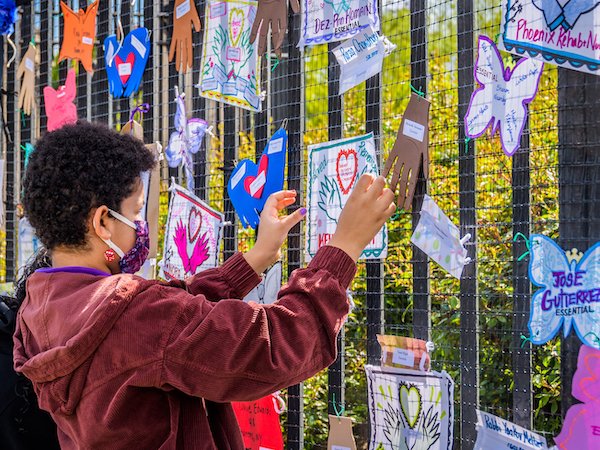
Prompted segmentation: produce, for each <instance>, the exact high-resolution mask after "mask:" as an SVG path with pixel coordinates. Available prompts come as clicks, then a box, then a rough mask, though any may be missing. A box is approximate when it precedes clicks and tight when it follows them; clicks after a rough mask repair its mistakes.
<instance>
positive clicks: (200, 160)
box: [192, 4, 210, 200]
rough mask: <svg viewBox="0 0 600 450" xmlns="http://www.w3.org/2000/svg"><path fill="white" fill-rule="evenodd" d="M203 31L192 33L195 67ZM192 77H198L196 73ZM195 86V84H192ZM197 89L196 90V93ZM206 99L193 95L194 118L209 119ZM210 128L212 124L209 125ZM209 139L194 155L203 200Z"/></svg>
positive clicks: (200, 11)
mask: <svg viewBox="0 0 600 450" xmlns="http://www.w3.org/2000/svg"><path fill="white" fill-rule="evenodd" d="M203 6H204V5H202V4H199V5H198V6H197V9H198V16H199V17H200V23H202V24H205V18H204V15H205V8H204V7H203ZM203 35H204V33H203V30H202V31H201V32H200V33H192V36H193V39H194V67H200V64H201V60H202V40H203ZM192 76H196V73H195V72H194V73H193V74H192ZM192 84H194V83H192ZM195 90H196V88H194V91H195ZM206 103H207V101H206V99H205V98H204V97H201V96H200V95H198V94H197V92H194V95H193V110H194V114H195V115H194V117H201V118H203V119H207V117H206ZM209 126H210V124H209ZM207 139H208V138H207ZM207 139H205V143H204V144H203V145H202V147H201V148H200V151H199V152H198V153H196V154H195V155H194V185H195V190H196V195H198V197H200V198H201V199H202V200H208V180H207V174H206V165H207V162H208V161H207V152H208V143H207Z"/></svg>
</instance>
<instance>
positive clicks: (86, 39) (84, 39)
mask: <svg viewBox="0 0 600 450" xmlns="http://www.w3.org/2000/svg"><path fill="white" fill-rule="evenodd" d="M81 42H83V43H84V44H85V45H93V44H94V40H93V39H92V38H91V37H87V36H83V37H82V38H81Z"/></svg>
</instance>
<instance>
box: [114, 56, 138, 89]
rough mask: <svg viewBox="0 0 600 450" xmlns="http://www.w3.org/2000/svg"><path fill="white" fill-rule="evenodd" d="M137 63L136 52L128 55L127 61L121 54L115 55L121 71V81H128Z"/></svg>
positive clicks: (117, 65) (118, 68) (116, 63)
mask: <svg viewBox="0 0 600 450" xmlns="http://www.w3.org/2000/svg"><path fill="white" fill-rule="evenodd" d="M134 63H135V54H134V53H133V52H131V53H130V54H128V55H127V58H126V59H125V61H123V60H122V59H121V57H120V56H119V55H116V56H115V67H116V68H117V71H118V72H119V77H120V78H121V82H122V83H123V84H126V83H127V80H129V77H130V76H131V71H132V70H133V64H134Z"/></svg>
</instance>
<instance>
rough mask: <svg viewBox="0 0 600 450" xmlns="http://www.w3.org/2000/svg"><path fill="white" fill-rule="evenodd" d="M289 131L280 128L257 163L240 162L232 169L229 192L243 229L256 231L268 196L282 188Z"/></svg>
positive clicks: (228, 186)
mask: <svg viewBox="0 0 600 450" xmlns="http://www.w3.org/2000/svg"><path fill="white" fill-rule="evenodd" d="M286 152H287V132H286V131H285V128H283V127H282V128H280V129H279V130H277V132H276V133H275V134H274V135H273V136H271V139H270V140H269V142H268V144H267V146H266V147H265V149H264V150H263V152H262V155H261V157H260V159H259V161H258V164H256V163H254V162H253V161H251V160H249V159H243V160H241V161H240V162H239V163H238V164H237V165H236V166H235V168H234V169H233V172H232V173H231V177H230V178H229V182H228V183H227V192H228V193H229V198H230V199H231V203H233V207H234V208H235V211H236V212H237V214H238V216H239V218H240V221H241V222H242V225H243V226H244V227H248V226H250V227H252V228H254V229H256V227H258V222H259V220H260V213H261V212H262V210H263V208H264V207H265V202H266V201H267V198H269V195H271V194H272V193H274V192H277V191H280V190H282V189H283V181H284V174H285V155H286Z"/></svg>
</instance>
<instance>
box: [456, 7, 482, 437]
mask: <svg viewBox="0 0 600 450" xmlns="http://www.w3.org/2000/svg"><path fill="white" fill-rule="evenodd" d="M457 6H458V139H459V142H458V144H459V145H458V152H459V160H458V170H459V189H460V229H461V235H465V234H467V233H470V234H471V236H472V239H471V241H470V242H469V243H467V245H466V247H467V249H468V251H469V256H470V257H471V258H472V259H473V263H471V264H468V265H467V266H466V267H465V269H464V271H463V275H462V278H461V280H460V361H461V369H460V372H461V379H460V387H461V390H460V408H461V414H460V420H461V423H460V430H461V437H462V441H461V445H462V446H463V447H469V446H471V445H473V444H474V442H475V440H476V438H477V436H476V432H475V423H476V422H477V417H476V413H475V409H476V408H478V407H479V324H478V317H479V305H478V298H477V213H476V210H475V206H476V192H475V176H476V164H475V162H476V161H475V145H474V143H473V141H469V142H468V143H465V129H464V120H463V118H464V117H465V114H466V112H467V107H468V103H469V100H470V97H471V93H472V92H473V86H474V78H473V47H474V45H473V38H474V36H473V25H474V22H473V19H474V17H473V0H458V2H457Z"/></svg>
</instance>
